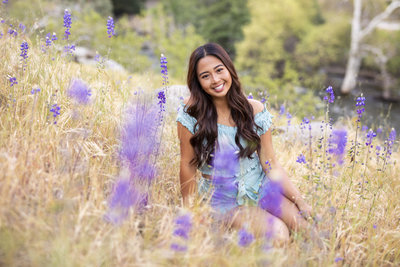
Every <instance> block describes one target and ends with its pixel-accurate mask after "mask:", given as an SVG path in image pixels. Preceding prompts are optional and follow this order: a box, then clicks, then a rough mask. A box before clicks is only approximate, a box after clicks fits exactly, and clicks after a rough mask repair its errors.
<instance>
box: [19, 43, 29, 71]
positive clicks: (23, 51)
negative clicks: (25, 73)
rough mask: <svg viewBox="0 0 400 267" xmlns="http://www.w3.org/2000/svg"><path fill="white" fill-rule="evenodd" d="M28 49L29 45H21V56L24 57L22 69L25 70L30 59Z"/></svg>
mask: <svg viewBox="0 0 400 267" xmlns="http://www.w3.org/2000/svg"><path fill="white" fill-rule="evenodd" d="M28 49H29V45H28V43H27V42H22V44H21V54H20V56H21V57H22V65H23V66H22V68H23V69H24V70H25V66H26V62H27V59H28Z"/></svg>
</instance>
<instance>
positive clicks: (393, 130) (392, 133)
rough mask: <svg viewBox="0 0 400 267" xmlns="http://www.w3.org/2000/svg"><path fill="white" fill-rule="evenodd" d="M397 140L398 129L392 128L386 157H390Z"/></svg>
mask: <svg viewBox="0 0 400 267" xmlns="http://www.w3.org/2000/svg"><path fill="white" fill-rule="evenodd" d="M395 141H396V130H395V129H394V128H392V130H391V131H390V134H389V137H388V139H387V140H386V158H387V159H389V158H390V157H391V155H392V152H393V151H392V150H393V145H394V142H395Z"/></svg>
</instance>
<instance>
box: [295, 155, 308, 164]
mask: <svg viewBox="0 0 400 267" xmlns="http://www.w3.org/2000/svg"><path fill="white" fill-rule="evenodd" d="M296 162H298V163H307V162H306V157H305V156H304V155H303V154H300V155H299V156H298V157H297V160H296Z"/></svg>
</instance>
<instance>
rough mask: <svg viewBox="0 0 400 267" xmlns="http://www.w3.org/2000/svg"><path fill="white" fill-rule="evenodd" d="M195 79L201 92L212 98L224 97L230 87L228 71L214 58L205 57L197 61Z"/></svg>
mask: <svg viewBox="0 0 400 267" xmlns="http://www.w3.org/2000/svg"><path fill="white" fill-rule="evenodd" d="M197 78H198V79H199V82H200V85H201V87H202V88H203V90H204V91H205V92H206V93H207V94H209V95H210V96H211V97H212V98H221V97H225V96H226V94H227V93H228V91H229V89H230V88H231V85H232V77H231V74H230V73H229V71H228V69H227V68H226V67H225V65H224V63H222V61H221V60H219V59H218V58H217V57H214V56H205V57H203V58H202V59H200V60H199V61H198V63H197Z"/></svg>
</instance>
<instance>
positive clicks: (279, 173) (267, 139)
mask: <svg viewBox="0 0 400 267" xmlns="http://www.w3.org/2000/svg"><path fill="white" fill-rule="evenodd" d="M260 139H261V149H260V151H259V158H260V163H261V165H262V167H263V169H264V170H269V169H270V168H271V170H270V172H271V174H272V175H273V176H276V178H278V179H279V181H280V182H281V186H282V190H283V194H284V195H285V197H286V198H288V199H290V200H291V201H292V202H293V203H295V204H296V205H297V207H298V208H299V210H300V211H302V212H304V213H305V214H303V215H304V216H309V215H310V213H311V207H310V206H309V205H308V204H307V203H306V202H305V201H304V199H303V197H302V196H301V194H300V192H299V190H298V189H297V188H296V187H295V186H294V185H293V183H292V182H291V181H290V179H289V177H288V175H287V173H286V172H285V170H284V169H283V168H282V166H281V165H280V164H279V162H278V161H277V159H276V157H275V152H274V149H273V146H272V136H271V130H268V131H267V132H266V133H265V134H263V135H261V136H260ZM266 161H268V162H269V164H270V166H268V165H267V164H266ZM272 178H274V177H272Z"/></svg>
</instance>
